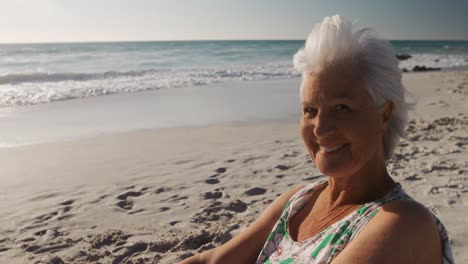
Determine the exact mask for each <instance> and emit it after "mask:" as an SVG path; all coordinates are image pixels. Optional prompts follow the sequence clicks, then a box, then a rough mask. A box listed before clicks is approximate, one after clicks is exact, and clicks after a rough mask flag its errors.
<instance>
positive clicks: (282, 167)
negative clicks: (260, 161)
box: [275, 165, 289, 171]
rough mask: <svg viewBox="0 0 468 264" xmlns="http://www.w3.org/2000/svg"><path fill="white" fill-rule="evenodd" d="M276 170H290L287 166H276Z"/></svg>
mask: <svg viewBox="0 0 468 264" xmlns="http://www.w3.org/2000/svg"><path fill="white" fill-rule="evenodd" d="M275 169H279V170H282V171H284V170H289V166H286V165H276V167H275Z"/></svg>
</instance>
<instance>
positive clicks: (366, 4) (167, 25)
mask: <svg viewBox="0 0 468 264" xmlns="http://www.w3.org/2000/svg"><path fill="white" fill-rule="evenodd" d="M467 12H468V1H467V0H447V1H441V0H392V1H387V0H323V1H314V0H289V1H287V0H185V1H182V0H0V43H28V42H88V41H143V40H217V39H227V40H231V39H255V40H257V39H304V38H305V37H306V36H307V35H308V33H309V32H310V30H311V29H312V27H313V25H314V24H315V23H317V22H320V21H321V20H322V19H323V18H324V17H325V16H330V15H335V14H341V15H344V16H345V17H347V18H348V19H349V20H351V21H353V22H355V23H356V24H357V25H358V26H360V27H372V28H375V29H377V32H379V34H380V35H381V36H382V37H384V38H387V39H408V40H415V39H421V40H468V15H466V13H467Z"/></svg>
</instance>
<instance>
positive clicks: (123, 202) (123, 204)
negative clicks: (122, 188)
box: [116, 186, 148, 210]
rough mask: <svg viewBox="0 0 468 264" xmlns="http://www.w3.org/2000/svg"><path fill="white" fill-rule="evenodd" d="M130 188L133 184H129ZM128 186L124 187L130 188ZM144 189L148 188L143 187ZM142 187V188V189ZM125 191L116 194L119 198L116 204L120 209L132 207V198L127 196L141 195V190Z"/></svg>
mask: <svg viewBox="0 0 468 264" xmlns="http://www.w3.org/2000/svg"><path fill="white" fill-rule="evenodd" d="M130 187H131V188H134V187H135V186H130ZM130 187H127V188H126V189H131V188H130ZM143 189H144V190H147V189H148V188H146V189H145V188H143ZM143 189H142V190H143ZM142 190H140V191H127V192H124V193H121V194H119V195H117V197H116V198H117V199H118V200H120V201H118V202H117V203H116V205H117V206H118V207H120V208H122V209H125V210H130V209H132V208H133V204H134V203H133V200H131V199H129V197H139V196H141V195H143V191H142Z"/></svg>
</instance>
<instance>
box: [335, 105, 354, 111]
mask: <svg viewBox="0 0 468 264" xmlns="http://www.w3.org/2000/svg"><path fill="white" fill-rule="evenodd" d="M336 110H340V111H342V110H344V111H351V108H350V107H349V106H347V105H345V104H339V105H337V106H336Z"/></svg>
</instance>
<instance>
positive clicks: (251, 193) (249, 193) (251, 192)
mask: <svg viewBox="0 0 468 264" xmlns="http://www.w3.org/2000/svg"><path fill="white" fill-rule="evenodd" d="M266 191H267V190H266V189H263V188H259V187H254V188H251V189H249V190H247V191H245V192H244V194H245V195H247V196H254V195H261V194H264V193H266Z"/></svg>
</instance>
